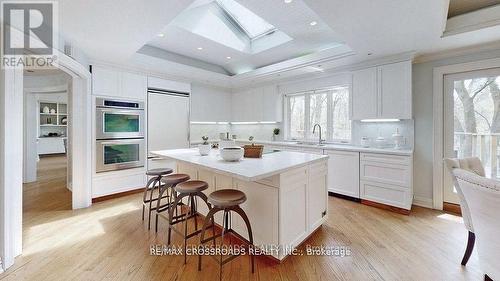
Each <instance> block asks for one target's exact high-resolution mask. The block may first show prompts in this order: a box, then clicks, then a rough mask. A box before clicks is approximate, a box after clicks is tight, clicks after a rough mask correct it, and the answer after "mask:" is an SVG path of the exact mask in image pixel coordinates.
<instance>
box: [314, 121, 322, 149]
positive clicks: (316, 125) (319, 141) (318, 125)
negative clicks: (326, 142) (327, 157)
mask: <svg viewBox="0 0 500 281" xmlns="http://www.w3.org/2000/svg"><path fill="white" fill-rule="evenodd" d="M316 127H318V128H319V139H318V145H321V143H322V142H323V140H322V139H321V125H320V124H314V127H313V134H314V133H315V132H316Z"/></svg>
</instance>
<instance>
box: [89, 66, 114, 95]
mask: <svg viewBox="0 0 500 281" xmlns="http://www.w3.org/2000/svg"><path fill="white" fill-rule="evenodd" d="M92 94H93V95H96V96H112V97H119V96H120V72H118V71H116V70H111V69H107V68H103V67H99V66H92Z"/></svg>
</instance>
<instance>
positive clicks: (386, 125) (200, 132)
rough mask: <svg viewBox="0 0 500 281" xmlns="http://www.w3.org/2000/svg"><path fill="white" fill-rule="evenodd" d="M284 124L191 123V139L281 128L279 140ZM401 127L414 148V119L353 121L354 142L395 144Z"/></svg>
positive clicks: (264, 136) (269, 135)
mask: <svg viewBox="0 0 500 281" xmlns="http://www.w3.org/2000/svg"><path fill="white" fill-rule="evenodd" d="M282 127H283V125H282V123H277V124H244V125H234V124H233V125H229V124H228V125H215V124H214V125H212V124H191V141H192V142H193V141H201V137H202V136H208V137H209V139H211V140H218V139H219V133H226V132H229V134H230V137H231V136H232V135H237V138H238V139H248V137H250V136H253V137H254V138H255V139H256V140H272V139H273V129H274V128H280V129H281V132H280V135H279V136H278V138H277V140H283V128H282ZM396 129H399V133H400V134H401V135H402V136H403V137H404V141H403V147H405V148H413V141H414V122H413V120H401V121H399V122H375V123H363V122H360V121H353V122H352V144H354V145H360V140H361V137H369V138H370V140H371V142H372V145H371V146H375V139H376V138H377V137H379V136H381V137H384V138H385V140H386V144H387V146H388V147H390V146H393V145H394V140H393V139H392V135H393V134H394V133H395V132H396Z"/></svg>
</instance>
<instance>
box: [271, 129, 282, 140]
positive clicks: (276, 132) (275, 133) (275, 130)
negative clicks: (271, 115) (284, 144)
mask: <svg viewBox="0 0 500 281" xmlns="http://www.w3.org/2000/svg"><path fill="white" fill-rule="evenodd" d="M279 134H280V128H274V130H273V141H276V140H277V139H278V135H279Z"/></svg>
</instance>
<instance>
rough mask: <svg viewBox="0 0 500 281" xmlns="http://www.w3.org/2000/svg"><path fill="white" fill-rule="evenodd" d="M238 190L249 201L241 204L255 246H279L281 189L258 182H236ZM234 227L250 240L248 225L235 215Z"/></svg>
mask: <svg viewBox="0 0 500 281" xmlns="http://www.w3.org/2000/svg"><path fill="white" fill-rule="evenodd" d="M236 186H237V189H238V190H241V191H242V192H244V193H245V195H246V197H247V201H245V203H243V204H241V208H242V209H243V211H245V213H246V215H247V216H248V220H249V221H250V225H251V227H252V232H253V240H254V241H253V242H254V245H278V244H279V238H278V232H279V231H278V227H277V226H278V221H279V209H278V202H279V197H278V194H279V193H278V192H279V189H278V188H275V187H270V186H267V185H263V184H259V183H256V182H247V181H240V180H236ZM232 218H233V227H234V229H235V231H236V232H237V233H239V234H240V235H241V236H243V237H245V238H248V234H247V229H246V225H244V223H243V221H242V220H241V219H240V218H238V215H237V214H234V215H233V217H232Z"/></svg>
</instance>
